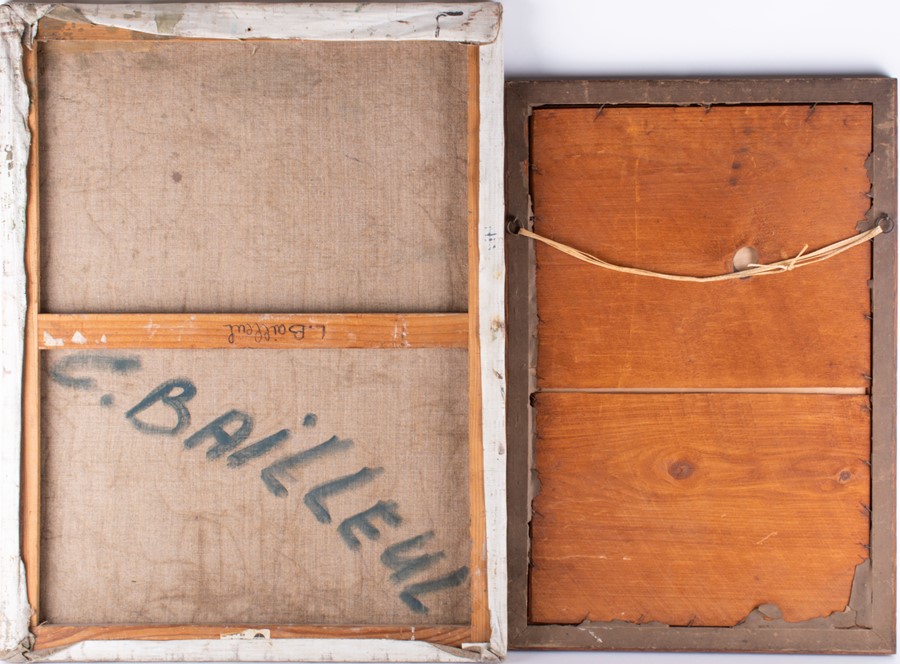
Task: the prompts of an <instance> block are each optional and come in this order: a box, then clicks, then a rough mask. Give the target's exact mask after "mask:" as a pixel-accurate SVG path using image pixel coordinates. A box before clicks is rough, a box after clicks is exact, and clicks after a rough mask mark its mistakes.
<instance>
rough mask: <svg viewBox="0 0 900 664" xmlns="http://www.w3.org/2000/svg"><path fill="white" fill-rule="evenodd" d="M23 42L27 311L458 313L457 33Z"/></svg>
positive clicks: (461, 258) (461, 203)
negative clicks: (35, 81) (32, 153)
mask: <svg viewBox="0 0 900 664" xmlns="http://www.w3.org/2000/svg"><path fill="white" fill-rule="evenodd" d="M40 49H41V51H40V63H41V71H40V76H39V82H40V93H39V97H40V100H39V104H40V139H39V140H40V165H41V190H40V194H41V201H40V203H41V233H42V242H41V248H42V255H41V261H42V262H41V277H42V291H41V297H42V304H43V309H44V311H48V312H57V313H71V312H162V311H168V312H181V311H191V312H224V311H266V312H283V311H284V312H352V311H366V312H381V311H384V312H387V311H400V312H412V311H419V312H429V311H465V309H466V192H467V184H466V159H467V152H466V150H467V140H466V131H467V124H466V100H467V89H466V80H467V79H466V76H467V69H466V46H465V45H464V44H456V43H440V42H433V43H388V42H369V43H328V42H293V43H287V42H278V43H273V42H259V41H254V42H229V43H217V42H177V43H176V42H167V41H141V42H137V43H130V42H47V43H42V44H40ZM200 250H202V252H203V253H202V258H201V257H200V254H199V251H200Z"/></svg>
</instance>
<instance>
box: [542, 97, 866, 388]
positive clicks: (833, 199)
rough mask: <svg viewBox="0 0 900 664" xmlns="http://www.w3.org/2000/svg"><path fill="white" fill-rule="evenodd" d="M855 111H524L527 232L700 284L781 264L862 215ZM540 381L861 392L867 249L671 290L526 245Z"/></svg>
mask: <svg viewBox="0 0 900 664" xmlns="http://www.w3.org/2000/svg"><path fill="white" fill-rule="evenodd" d="M871 131H872V115H871V106H869V105H864V104H860V105H822V106H816V107H809V106H741V107H723V106H713V107H710V108H709V109H706V108H703V107H652V108H647V107H644V108H611V109H610V108H607V109H601V110H599V111H598V110H597V109H592V108H566V109H537V110H535V112H534V114H533V117H532V172H531V178H532V195H533V200H534V214H535V221H534V230H535V231H536V232H537V233H540V234H542V235H545V236H547V237H550V238H552V239H555V240H557V241H560V242H563V243H566V244H569V245H571V246H573V247H576V248H578V249H582V250H584V251H587V252H589V253H592V254H594V255H596V256H599V257H600V258H603V259H604V260H608V261H610V262H613V263H617V264H621V265H627V266H632V267H641V268H646V269H651V270H656V271H661V272H669V273H675V274H691V275H697V276H703V275H711V274H717V273H721V272H726V271H728V270H731V269H732V259H733V257H734V254H735V252H736V251H737V250H738V249H740V248H741V247H744V246H752V247H754V248H755V249H756V250H757V251H758V256H759V262H762V263H765V262H772V261H776V260H780V259H785V258H791V257H793V256H796V255H797V253H798V252H799V251H800V250H801V249H802V248H803V246H804V245H805V244H808V245H809V248H810V249H816V248H819V247H821V246H824V245H826V244H829V243H831V242H834V241H837V240H840V239H843V238H846V237H850V236H852V235H854V234H855V233H856V224H857V223H858V222H859V221H860V220H862V219H863V218H864V216H865V214H866V212H867V211H868V209H869V206H870V199H869V198H868V194H869V189H870V181H869V176H868V174H867V171H866V159H867V157H868V156H869V153H870V151H871V147H872V140H871ZM536 261H537V276H536V290H537V310H538V317H539V320H540V323H539V328H538V336H539V348H538V366H537V374H538V386H539V387H553V388H592V387H594V388H596V387H769V386H772V387H788V386H806V387H809V386H830V387H860V386H867V385H868V383H869V376H870V374H871V371H870V362H871V352H870V335H871V324H870V320H869V318H868V317H869V316H870V315H871V307H870V295H869V287H868V283H867V282H868V279H870V277H871V261H872V259H871V248H870V247H869V246H868V245H866V246H862V247H858V248H855V249H853V250H852V251H850V252H847V253H846V254H842V255H840V256H838V257H836V258H833V259H831V260H829V261H827V262H824V263H821V264H818V265H814V266H811V267H806V268H803V269H801V270H798V271H796V272H791V273H789V274H785V275H778V276H774V277H765V278H755V279H753V278H751V279H747V280H737V281H731V282H724V283H715V284H685V283H677V282H664V281H660V280H657V279H652V278H646V277H636V276H629V275H623V274H618V273H612V272H607V271H604V270H601V269H598V268H596V267H592V266H589V265H584V264H581V263H580V262H579V261H577V260H575V259H573V258H571V257H569V256H566V255H563V254H561V253H559V252H557V251H555V250H553V249H550V248H548V247H545V246H538V247H536Z"/></svg>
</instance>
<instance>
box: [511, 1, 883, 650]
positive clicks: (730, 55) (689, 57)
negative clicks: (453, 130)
mask: <svg viewBox="0 0 900 664" xmlns="http://www.w3.org/2000/svg"><path fill="white" fill-rule="evenodd" d="M898 28H900V0H855V1H854V0H847V1H845V2H838V1H836V0H819V1H814V0H777V1H776V0H716V1H714V0H631V1H630V2H629V1H628V0H616V1H615V2H610V1H607V0H507V1H506V2H504V39H505V42H506V76H507V78H563V77H566V78H568V77H583V78H604V77H651V78H652V77H657V76H698V75H704V76H707V75H713V76H715V75H724V76H728V75H754V74H755V75H765V74H785V75H796V74H825V75H838V74H878V75H887V76H892V77H894V78H897V77H898V76H900V39H898V32H897V30H898ZM509 661H510V662H512V663H513V664H524V663H526V662H527V663H529V664H550V663H551V662H554V663H556V664H585V663H587V662H598V663H604V664H634V663H636V662H647V663H649V664H688V663H694V662H696V663H697V664H724V663H728V664H775V662H784V661H788V662H790V663H791V664H824V663H825V662H828V663H829V664H857V663H859V662H866V663H867V664H880V663H882V662H891V663H893V662H898V661H900V657H897V656H893V657H876V658H873V657H862V656H854V657H837V656H831V657H827V656H808V655H807V656H800V655H793V656H788V655H719V654H706V655H698V654H679V655H675V654H649V653H557V652H511V653H510V655H509Z"/></svg>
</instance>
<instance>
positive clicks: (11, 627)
mask: <svg viewBox="0 0 900 664" xmlns="http://www.w3.org/2000/svg"><path fill="white" fill-rule="evenodd" d="M27 28H28V25H27V24H26V23H25V22H24V21H22V20H21V19H20V18H19V17H18V16H17V15H16V14H15V13H14V12H12V11H10V10H8V9H7V8H6V7H0V109H2V113H0V154H2V155H3V157H4V158H5V160H6V164H5V166H6V169H7V174H6V175H5V176H4V177H3V178H2V180H0V229H2V240H0V254H2V265H3V269H2V272H0V288H2V292H0V297H2V304H0V369H2V372H3V373H2V380H0V420H2V422H3V425H4V429H5V430H4V435H3V437H2V438H0V657H2V658H4V659H13V658H17V657H21V656H23V654H24V653H25V652H27V650H28V649H29V648H30V647H31V643H32V640H31V634H30V633H29V631H28V630H29V621H30V619H31V607H30V605H29V604H28V596H27V591H26V583H25V566H24V564H23V563H22V560H21V557H20V556H21V541H20V531H19V527H20V514H19V508H20V493H19V492H20V489H21V476H20V468H21V460H22V456H21V454H22V439H21V432H22V375H23V357H24V352H23V351H24V338H25V309H26V293H25V283H26V280H25V207H26V202H27V189H26V187H27V184H26V183H27V172H26V169H27V167H28V155H29V150H30V145H31V136H30V133H29V131H28V111H29V98H28V89H27V86H26V82H25V74H24V70H23V51H22V36H23V35H24V33H25V31H26V30H27Z"/></svg>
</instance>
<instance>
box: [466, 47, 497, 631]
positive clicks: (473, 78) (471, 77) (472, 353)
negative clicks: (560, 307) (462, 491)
mask: <svg viewBox="0 0 900 664" xmlns="http://www.w3.org/2000/svg"><path fill="white" fill-rule="evenodd" d="M467 81H468V87H469V98H468V107H467V123H468V124H467V131H468V153H467V170H468V183H469V189H468V197H467V210H468V215H467V216H468V240H467V241H468V264H469V283H468V298H469V301H468V308H469V312H470V313H469V344H468V345H469V464H470V465H469V509H470V519H471V521H470V525H469V528H470V532H471V537H472V550H471V560H470V566H469V567H470V569H469V573H470V577H469V578H470V587H471V593H472V638H473V640H474V641H476V642H479V643H483V642H487V641H490V638H491V614H490V608H489V604H488V588H487V554H486V546H487V545H486V541H487V524H486V514H485V503H484V496H485V490H484V456H483V454H484V447H483V442H482V420H481V417H482V403H481V400H482V391H481V344H480V340H479V306H478V260H479V250H478V241H479V237H480V233H479V230H478V229H479V226H478V212H479V209H478V208H479V205H478V196H479V176H480V174H479V126H480V121H479V91H480V83H479V51H478V48H476V47H472V46H470V47H469V50H468V58H467Z"/></svg>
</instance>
